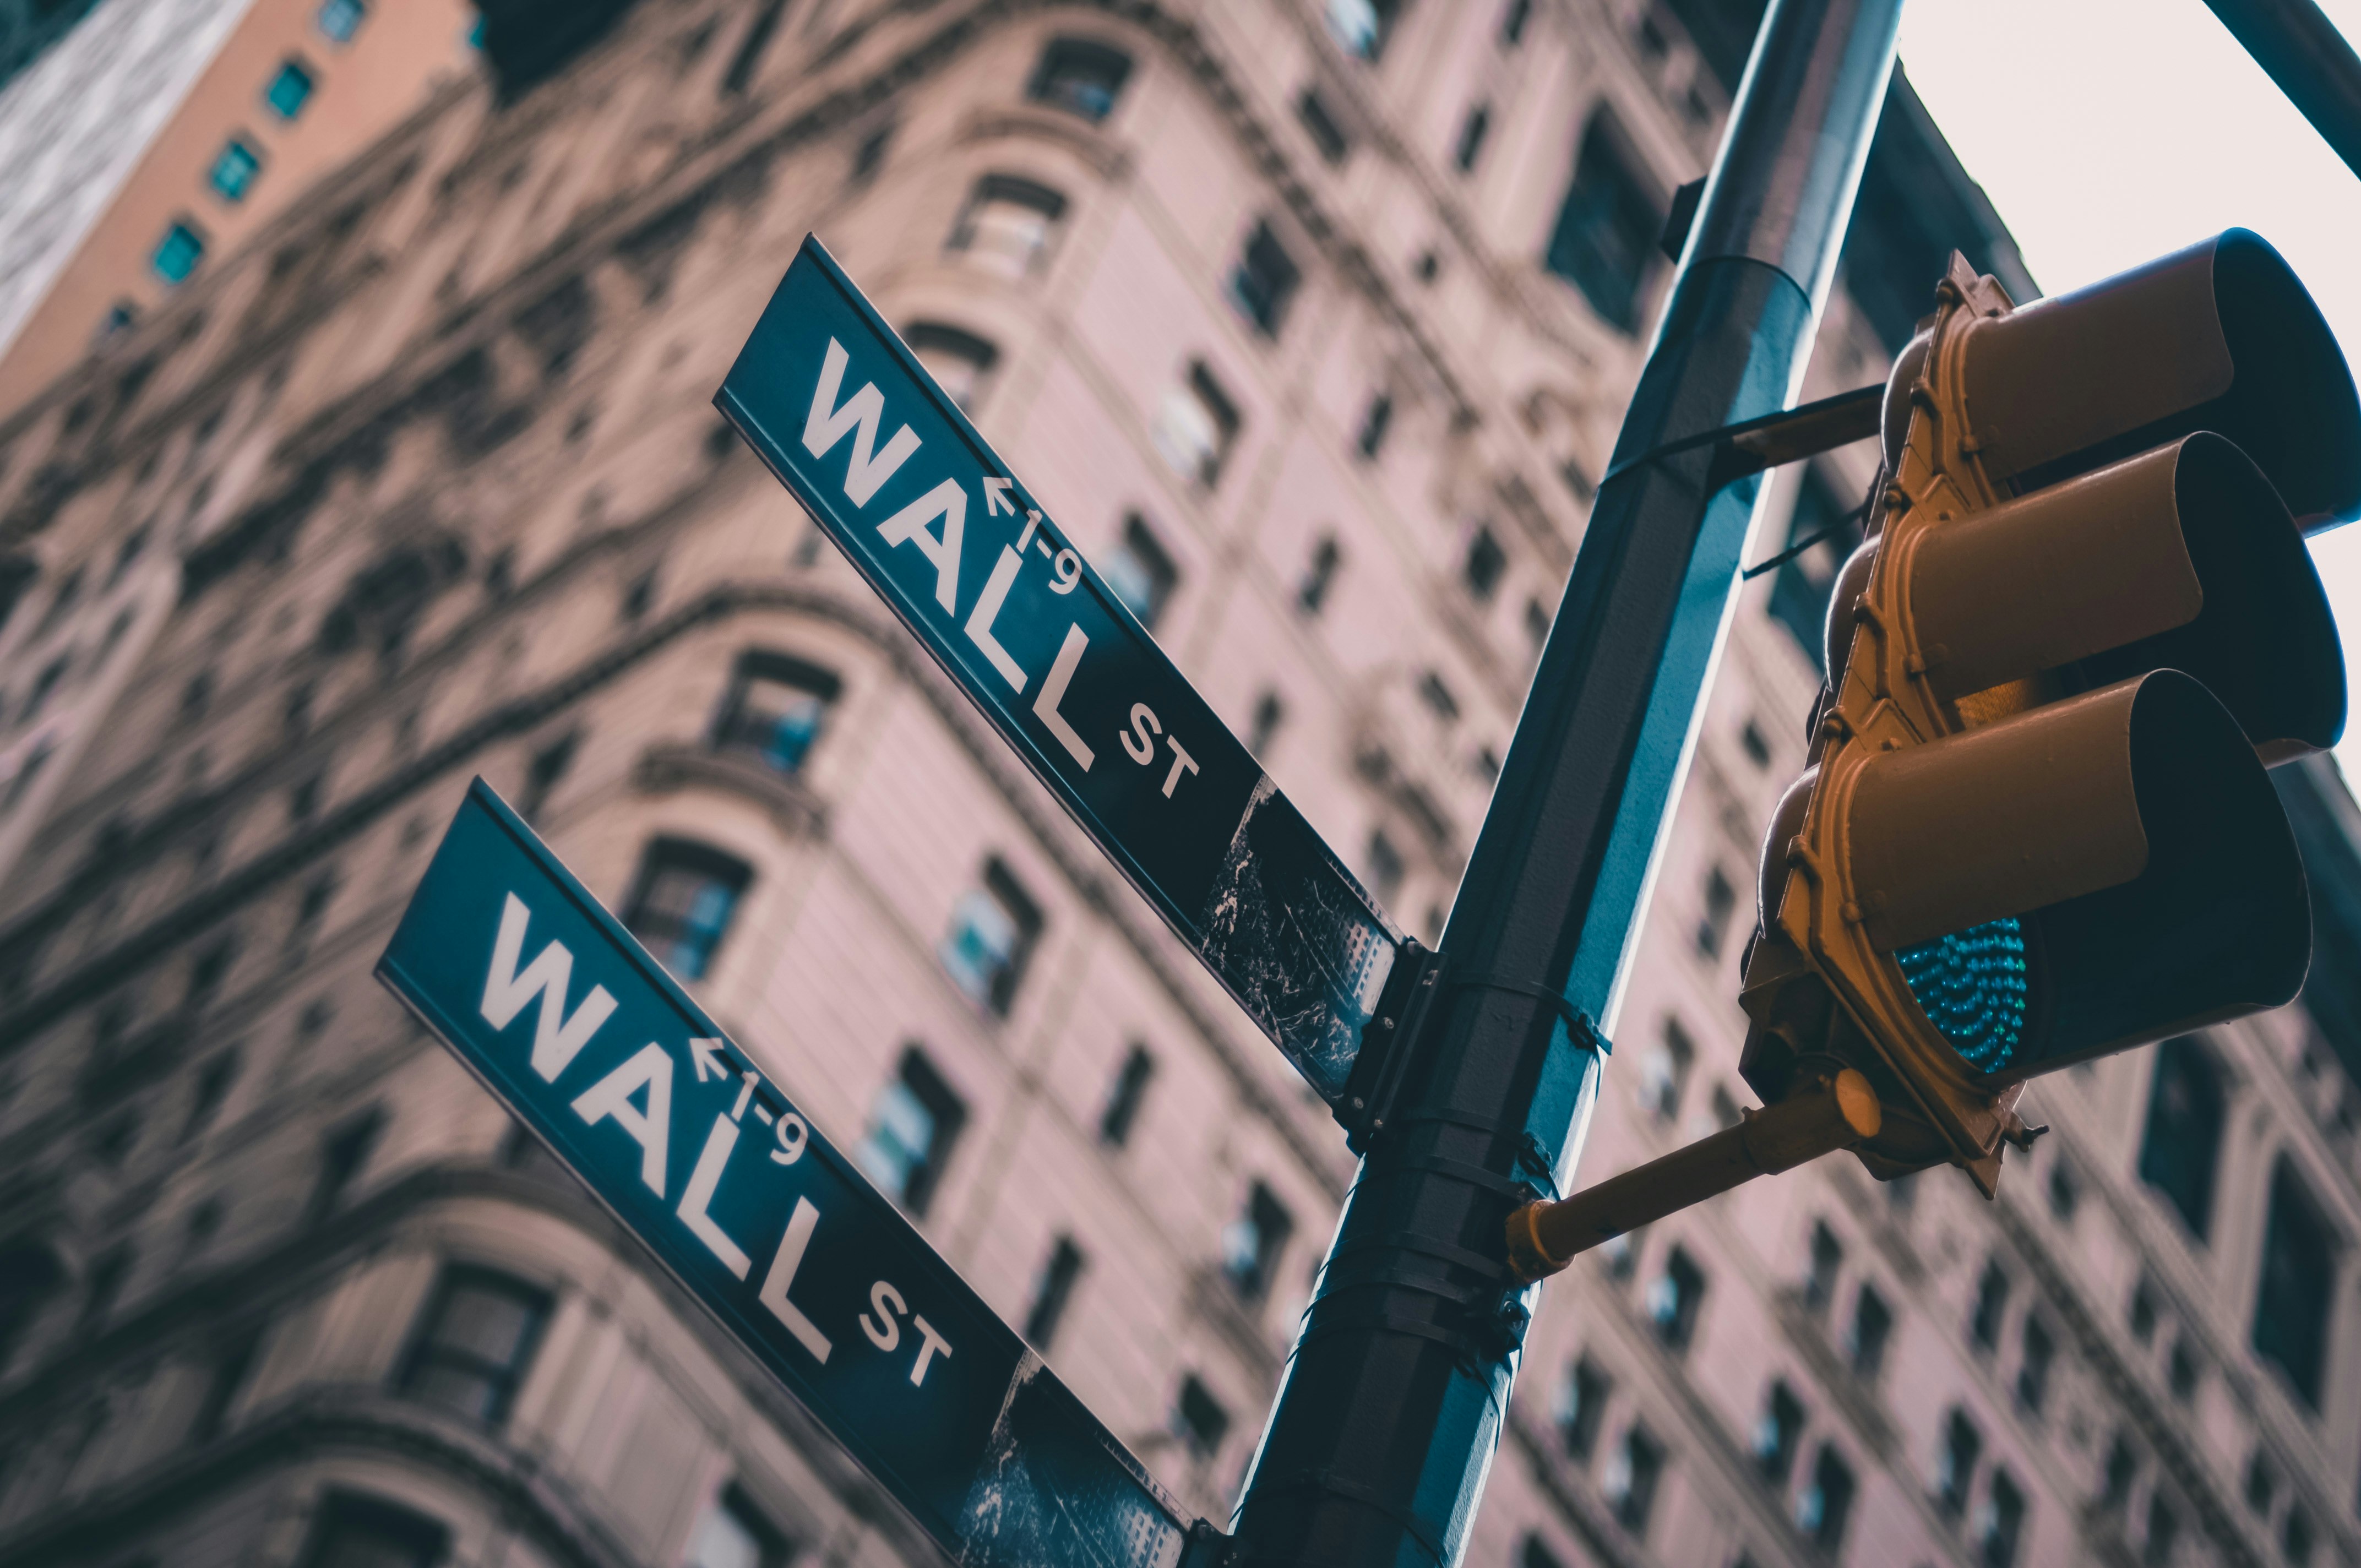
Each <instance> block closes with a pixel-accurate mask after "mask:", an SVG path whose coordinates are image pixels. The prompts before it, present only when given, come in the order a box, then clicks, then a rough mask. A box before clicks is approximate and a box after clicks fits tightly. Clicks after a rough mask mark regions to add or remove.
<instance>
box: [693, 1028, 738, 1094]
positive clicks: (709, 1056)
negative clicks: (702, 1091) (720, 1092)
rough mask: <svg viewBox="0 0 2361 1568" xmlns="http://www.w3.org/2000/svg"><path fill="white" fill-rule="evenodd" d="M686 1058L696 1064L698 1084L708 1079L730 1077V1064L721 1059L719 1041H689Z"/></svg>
mask: <svg viewBox="0 0 2361 1568" xmlns="http://www.w3.org/2000/svg"><path fill="white" fill-rule="evenodd" d="M688 1056H689V1059H690V1060H691V1061H693V1062H695V1063H696V1064H697V1082H699V1083H703V1082H704V1081H705V1080H707V1079H708V1078H728V1077H729V1076H730V1064H729V1063H728V1062H727V1061H724V1060H723V1059H722V1058H721V1042H720V1041H719V1040H711V1039H705V1040H691V1041H689V1042H688Z"/></svg>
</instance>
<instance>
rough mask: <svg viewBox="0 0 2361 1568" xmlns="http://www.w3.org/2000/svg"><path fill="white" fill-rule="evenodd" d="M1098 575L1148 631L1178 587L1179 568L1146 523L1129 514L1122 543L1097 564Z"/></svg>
mask: <svg viewBox="0 0 2361 1568" xmlns="http://www.w3.org/2000/svg"><path fill="white" fill-rule="evenodd" d="M1099 576H1102V577H1104V578H1105V579H1106V586H1107V587H1109V588H1111V589H1113V590H1114V592H1115V598H1119V599H1121V600H1122V601H1123V607H1124V609H1127V610H1129V611H1131V613H1132V615H1133V616H1134V617H1135V618H1137V620H1138V621H1139V624H1140V625H1141V626H1143V627H1145V628H1146V629H1147V630H1150V631H1153V630H1156V622H1157V619H1158V617H1159V616H1161V615H1162V614H1163V613H1164V607H1165V606H1166V605H1167V604H1169V603H1170V602H1171V598H1172V590H1173V589H1174V588H1175V587H1179V586H1180V567H1178V566H1176V565H1173V564H1172V557H1171V556H1170V554H1167V553H1166V552H1165V549H1164V546H1163V544H1162V543H1159V541H1158V540H1157V537H1156V532H1155V531H1154V530H1153V529H1151V528H1149V527H1148V520H1147V519H1146V518H1143V517H1141V516H1140V515H1139V514H1138V513H1137V512H1132V513H1130V514H1129V515H1128V516H1126V518H1125V519H1124V520H1123V540H1122V543H1118V544H1117V545H1116V546H1115V551H1114V553H1113V554H1110V555H1108V556H1107V558H1106V559H1105V560H1104V562H1102V563H1101V564H1100V565H1099Z"/></svg>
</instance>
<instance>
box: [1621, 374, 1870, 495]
mask: <svg viewBox="0 0 2361 1568" xmlns="http://www.w3.org/2000/svg"><path fill="white" fill-rule="evenodd" d="M1884 412H1885V383H1884V382H1883V381H1879V382H1876V383H1874V384H1873V385H1871V386H1867V387H1855V388H1854V389H1852V390H1851V391H1850V392H1839V393H1838V394H1837V395H1836V396H1835V397H1832V398H1822V399H1821V400H1819V401H1817V402H1813V403H1806V404H1804V405H1803V406H1802V407H1800V408H1792V409H1782V410H1780V411H1778V412H1777V413H1773V414H1764V415H1763V417H1762V418H1760V419H1750V420H1742V421H1741V422H1738V423H1737V424H1725V425H1723V426H1722V427H1721V428H1720V429H1719V430H1708V431H1705V432H1702V433H1699V434H1697V435H1684V436H1682V437H1680V438H1679V439H1678V440H1675V441H1667V442H1665V443H1664V444H1662V445H1660V446H1652V447H1650V448H1649V449H1648V450H1647V451H1645V452H1642V453H1641V454H1640V455H1638V456H1636V457H1627V458H1625V459H1624V460H1623V461H1622V462H1620V463H1618V464H1616V465H1615V466H1613V467H1611V468H1609V469H1608V470H1607V478H1606V479H1601V480H1600V481H1599V483H1600V484H1601V485H1604V484H1606V483H1607V480H1608V479H1613V478H1615V477H1618V476H1620V475H1622V474H1627V473H1629V472H1631V470H1632V469H1634V468H1639V467H1644V466H1647V465H1648V464H1651V463H1654V462H1658V461H1660V460H1662V459H1664V458H1666V457H1672V456H1675V455H1679V454H1680V453H1683V452H1694V451H1696V450H1697V449H1698V448H1699V447H1701V446H1710V447H1714V448H1715V449H1716V450H1715V452H1714V456H1713V467H1712V472H1711V477H1710V478H1709V479H1708V488H1711V489H1716V490H1718V489H1719V488H1722V487H1723V486H1724V485H1729V484H1734V483H1736V482H1737V481H1738V480H1740V479H1743V478H1745V477H1747V476H1748V475H1750V474H1760V473H1761V472H1763V470H1764V469H1765V468H1776V467H1778V466H1780V465H1782V464H1784V463H1793V462H1795V461H1797V460H1798V459H1800V458H1805V457H1811V456H1815V455H1818V454H1820V453H1822V452H1833V451H1835V450H1836V449H1837V448H1838V447H1839V446H1850V445H1851V444H1853V443H1854V442H1856V441H1867V440H1868V439H1869V438H1870V437H1871V436H1872V435H1875V434H1876V433H1878V431H1879V429H1880V428H1881V426H1882V424H1883V417H1884Z"/></svg>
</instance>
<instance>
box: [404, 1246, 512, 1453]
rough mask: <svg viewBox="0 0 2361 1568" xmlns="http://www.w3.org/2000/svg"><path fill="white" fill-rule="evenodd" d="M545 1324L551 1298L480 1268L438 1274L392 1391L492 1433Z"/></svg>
mask: <svg viewBox="0 0 2361 1568" xmlns="http://www.w3.org/2000/svg"><path fill="white" fill-rule="evenodd" d="M548 1316H549V1294H548V1292H547V1291H544V1290H540V1289H536V1288H533V1286H530V1285H527V1284H525V1283H524V1282H523V1281H522V1280H520V1279H512V1278H511V1277H509V1276H507V1275H505V1274H496V1273H494V1272H492V1271H491V1270H489V1269H486V1268H474V1267H468V1266H461V1265H454V1266H451V1267H448V1268H446V1269H445V1270H444V1271H443V1277H442V1278H441V1280H439V1281H438V1282H437V1283H436V1285H435V1288H434V1295H433V1297H431V1298H430V1299H428V1301H427V1304H426V1313H425V1316H424V1317H423V1318H422V1319H421V1320H420V1324H419V1330H418V1335H417V1338H416V1339H415V1340H414V1341H413V1342H412V1344H411V1348H410V1354H408V1355H407V1356H405V1357H403V1358H402V1363H401V1372H400V1375H399V1376H397V1377H396V1378H395V1380H394V1387H395V1391H396V1392H398V1393H401V1394H407V1395H409V1396H410V1397H411V1398H413V1399H416V1400H418V1401H420V1402H421V1403H423V1404H428V1405H440V1406H441V1407H442V1408H443V1409H446V1410H452V1411H456V1413H458V1414H460V1415H462V1416H465V1417H467V1419H469V1420H476V1421H481V1422H483V1423H484V1424H485V1425H487V1426H495V1427H496V1426H498V1425H500V1422H501V1421H503V1420H506V1419H507V1417H508V1412H509V1406H510V1404H511V1402H512V1401H513V1400H514V1399H515V1398H516V1391H517V1386H518V1385H519V1384H520V1383H522V1382H523V1380H524V1374H525V1369H526V1367H527V1366H528V1365H531V1363H532V1360H533V1350H534V1347H535V1345H536V1343H538V1342H539V1340H540V1338H541V1328H542V1323H543V1322H544V1320H546V1319H547V1317H548Z"/></svg>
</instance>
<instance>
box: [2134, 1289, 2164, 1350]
mask: <svg viewBox="0 0 2361 1568" xmlns="http://www.w3.org/2000/svg"><path fill="white" fill-rule="evenodd" d="M2156 1315H2157V1308H2156V1287H2155V1286H2153V1285H2151V1284H2149V1283H2148V1282H2147V1280H2145V1279H2143V1280H2141V1281H2140V1282H2139V1284H2138V1285H2137V1286H2136V1287H2135V1288H2133V1290H2132V1305H2131V1312H2130V1323H2131V1331H2132V1338H2134V1339H2136V1340H2137V1341H2139V1343H2142V1344H2146V1343H2148V1341H2150V1340H2152V1339H2154V1338H2155V1337H2156Z"/></svg>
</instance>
